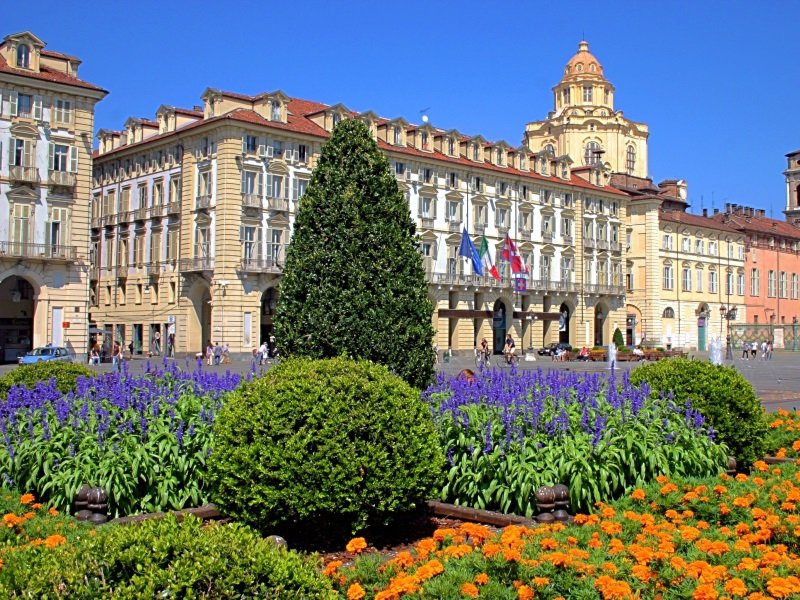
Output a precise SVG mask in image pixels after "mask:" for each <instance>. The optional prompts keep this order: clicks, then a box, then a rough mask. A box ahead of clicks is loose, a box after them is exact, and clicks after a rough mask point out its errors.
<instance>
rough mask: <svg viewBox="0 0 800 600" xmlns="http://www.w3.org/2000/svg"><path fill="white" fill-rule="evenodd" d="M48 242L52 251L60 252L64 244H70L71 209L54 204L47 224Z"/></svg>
mask: <svg viewBox="0 0 800 600" xmlns="http://www.w3.org/2000/svg"><path fill="white" fill-rule="evenodd" d="M46 228H47V243H48V244H49V245H50V247H51V251H52V252H54V253H56V252H58V253H60V252H61V251H62V246H66V245H69V233H68V232H69V209H68V208H61V207H56V206H53V207H51V208H50V220H49V221H48V223H47V225H46Z"/></svg>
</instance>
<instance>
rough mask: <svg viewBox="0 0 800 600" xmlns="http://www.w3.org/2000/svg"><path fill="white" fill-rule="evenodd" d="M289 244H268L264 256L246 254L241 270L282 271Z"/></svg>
mask: <svg viewBox="0 0 800 600" xmlns="http://www.w3.org/2000/svg"><path fill="white" fill-rule="evenodd" d="M287 247H288V244H277V243H269V244H267V252H266V254H265V255H264V256H246V257H244V258H242V260H241V262H240V264H239V270H240V271H242V272H244V273H281V272H283V265H284V263H285V262H286V249H287Z"/></svg>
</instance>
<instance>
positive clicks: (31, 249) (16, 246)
mask: <svg viewBox="0 0 800 600" xmlns="http://www.w3.org/2000/svg"><path fill="white" fill-rule="evenodd" d="M0 256H11V257H15V258H29V259H35V260H46V261H49V260H54V261H69V260H75V259H76V258H77V257H78V247H77V246H62V245H57V244H30V243H27V242H0Z"/></svg>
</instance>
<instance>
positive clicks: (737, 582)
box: [725, 577, 747, 598]
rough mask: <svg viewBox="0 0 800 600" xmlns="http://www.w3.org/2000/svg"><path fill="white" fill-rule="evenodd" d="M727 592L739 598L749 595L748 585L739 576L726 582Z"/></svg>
mask: <svg viewBox="0 0 800 600" xmlns="http://www.w3.org/2000/svg"><path fill="white" fill-rule="evenodd" d="M725 593H726V594H730V595H731V596H736V597H738V598H743V597H744V596H746V595H747V586H746V585H745V583H744V581H742V580H741V579H739V578H738V577H734V578H733V579H730V580H728V581H726V582H725Z"/></svg>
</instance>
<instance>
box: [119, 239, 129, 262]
mask: <svg viewBox="0 0 800 600" xmlns="http://www.w3.org/2000/svg"><path fill="white" fill-rule="evenodd" d="M117 264H118V265H119V266H120V267H127V266H128V238H120V240H119V254H118V255H117Z"/></svg>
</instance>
